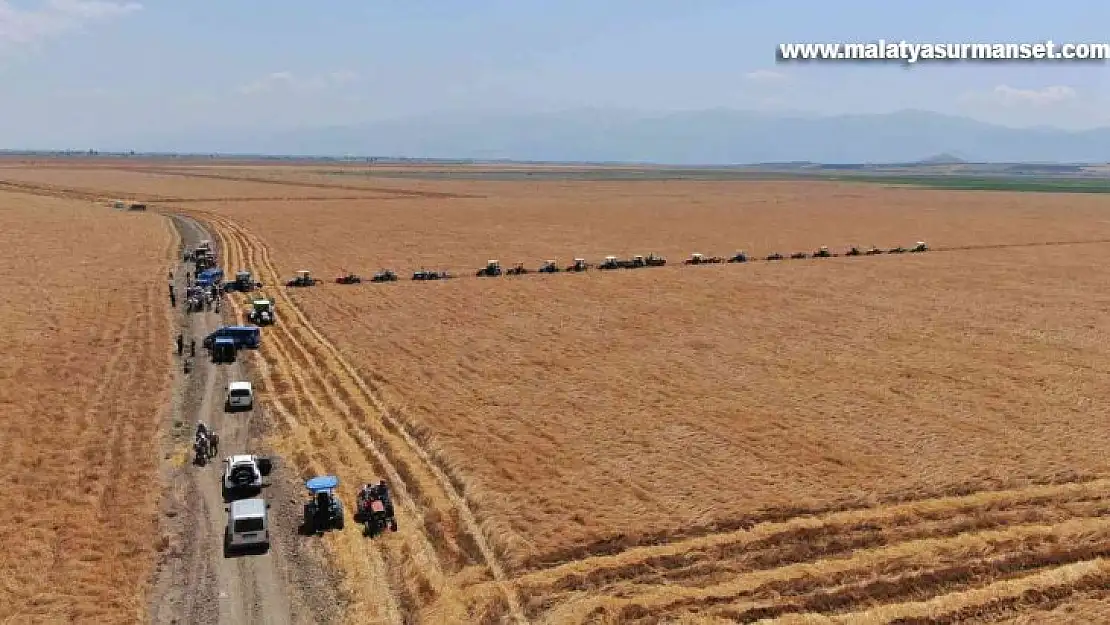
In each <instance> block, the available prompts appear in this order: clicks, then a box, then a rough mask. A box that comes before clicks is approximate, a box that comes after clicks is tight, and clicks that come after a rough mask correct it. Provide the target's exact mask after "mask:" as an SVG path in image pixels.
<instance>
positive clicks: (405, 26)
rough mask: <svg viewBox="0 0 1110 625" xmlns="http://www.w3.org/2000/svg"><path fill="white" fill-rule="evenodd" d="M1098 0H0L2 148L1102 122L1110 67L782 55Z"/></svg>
mask: <svg viewBox="0 0 1110 625" xmlns="http://www.w3.org/2000/svg"><path fill="white" fill-rule="evenodd" d="M1108 24H1110V3H1107V2H1105V0H1100V1H1095V0H1090V1H1088V0H1067V1H1066V2H1043V1H1036V2H1034V1H1032V0H1007V1H1006V2H983V1H980V2H974V3H968V2H966V1H957V0H939V1H933V2H914V3H910V2H891V1H890V0H884V1H879V0H857V1H852V0H844V1H841V2H829V1H828V0H820V1H818V0H814V1H806V0H795V1H794V2H782V1H781V0H779V1H771V0H673V1H663V0H588V1H587V0H546V1H539V0H511V1H510V0H504V1H502V0H471V1H468V2H463V1H456V0H443V1H438V2H434V1H431V0H424V1H420V0H406V1H396V0H390V1H384V0H324V1H320V2H306V1H304V0H266V1H263V0H222V1H216V0H148V1H145V2H141V3H140V2H107V1H80V0H50V1H41V0H39V1H33V0H11V1H4V0H0V81H2V82H0V84H2V90H0V146H7V145H82V144H83V142H84V141H96V140H97V139H98V138H102V137H104V136H106V135H111V134H113V133H124V134H127V135H132V136H133V135H135V134H142V133H144V132H148V131H152V130H153V129H156V128H158V127H167V126H169V127H173V128H176V129H188V128H200V127H211V126H227V127H239V126H246V127H253V128H290V127H298V126H305V125H328V124H342V123H349V122H357V121H366V120H378V119H384V118H390V117H399V116H406V115H410V114H418V113H425V112H429V111H440V110H444V111H449V110H453V109H468V110H473V109H495V110H513V111H533V110H554V109H564V108H576V107H583V106H595V107H620V108H636V109H647V110H675V109H699V108H713V107H730V108H748V109H780V110H801V111H813V112H819V113H844V112H880V111H892V110H897V109H903V108H920V109H927V110H933V111H939V112H946V113H955V114H964V115H969V116H972V117H975V118H978V119H982V120H987V121H995V122H999V123H1004V124H1009V125H1038V124H1048V125H1057V126H1063V127H1090V126H1096V125H1110V106H1108V104H1110V93H1108V86H1110V85H1108V83H1107V79H1106V77H1107V72H1108V71H1110V65H1106V64H1093V65H1092V64H1082V63H1067V62H1042V63H1039V64H1036V63H1020V64H1013V63H1011V64H1005V63H1004V64H995V65H991V64H983V63H978V64H972V63H963V64H955V65H953V64H936V65H928V64H923V65H918V66H915V67H913V68H911V69H906V68H903V67H900V66H897V65H883V64H835V63H820V64H809V65H804V66H802V65H776V63H775V52H776V49H777V45H778V44H779V43H784V42H792V41H869V40H874V39H878V38H881V37H882V38H886V39H888V40H899V39H907V40H912V41H938V40H939V41H953V42H957V41H969V42H972V41H1039V40H1043V39H1053V40H1055V41H1056V42H1058V43H1063V42H1092V41H1102V40H1108V41H1110V31H1107V25H1108Z"/></svg>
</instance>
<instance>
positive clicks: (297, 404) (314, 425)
mask: <svg viewBox="0 0 1110 625" xmlns="http://www.w3.org/2000/svg"><path fill="white" fill-rule="evenodd" d="M212 225H215V224H211V225H210V230H212V231H213V232H215V233H216V236H217V237H218V238H219V239H220V241H221V246H222V248H223V249H224V250H226V256H225V261H224V262H225V264H226V266H227V269H228V270H229V271H234V270H235V269H233V268H237V267H247V266H251V262H252V260H253V259H252V258H251V257H250V250H249V249H247V248H246V247H245V246H244V244H243V241H242V239H241V238H239V237H236V236H233V235H232V234H231V233H229V232H228V231H227V230H226V229H224V228H214V227H211V226H212ZM230 301H231V306H232V309H233V311H234V314H235V316H237V317H241V316H242V314H243V312H244V307H243V306H242V305H241V304H240V303H239V302H238V301H237V299H236V298H235V297H232V298H231V299H230ZM275 303H276V302H275ZM277 317H278V320H277V323H276V324H275V325H273V326H268V327H267V328H266V333H265V336H264V339H263V343H262V347H261V348H260V352H261V355H262V358H261V359H260V360H261V361H262V362H261V363H260V365H259V367H258V369H259V374H260V377H261V378H262V384H261V385H260V388H259V391H261V392H260V395H261V397H260V401H261V402H262V403H263V405H265V406H266V407H267V409H268V412H269V413H270V414H275V415H277V416H278V417H279V418H280V419H281V422H282V426H283V427H284V428H285V431H286V433H287V438H289V439H291V440H293V441H295V444H294V445H293V446H292V452H293V453H292V454H283V455H285V456H286V457H289V458H292V459H294V460H295V461H296V462H297V464H299V465H300V466H299V467H298V468H299V469H301V470H302V472H306V473H310V474H341V473H345V474H346V475H349V472H341V471H340V470H339V466H337V464H336V459H335V458H334V457H332V456H333V455H334V454H335V453H336V452H339V453H342V452H343V451H344V450H343V449H342V448H341V447H340V445H341V444H342V442H341V441H338V440H333V441H331V443H330V444H325V443H324V441H323V438H322V436H321V433H320V431H321V429H322V427H323V426H322V425H321V424H320V421H319V419H320V418H321V417H325V416H328V415H332V414H334V412H335V411H336V410H339V409H341V406H338V405H336V404H334V403H333V402H332V401H331V400H332V398H333V397H334V396H333V395H332V394H331V393H328V392H327V389H323V390H322V391H321V389H319V388H317V387H314V386H313V382H316V383H317V384H319V380H317V379H313V380H309V379H306V373H305V368H304V367H303V365H302V363H303V359H301V358H299V357H298V356H299V355H295V354H293V353H292V350H294V349H295V347H293V346H291V345H290V343H289V338H288V331H287V330H285V325H286V321H285V319H284V315H283V311H282V310H281V307H280V304H278V305H277ZM279 380H280V383H282V384H283V385H284V386H288V388H289V390H290V392H289V393H287V394H285V395H284V396H283V397H282V396H275V395H270V396H266V391H267V390H270V389H273V388H275V387H277V386H278V384H279ZM325 436H326V435H325ZM346 447H348V448H349V445H348V446H346ZM344 482H346V480H344ZM344 487H345V488H342V489H341V492H342V493H343V495H345V496H344V501H345V502H346V503H347V504H348V505H347V511H348V513H350V512H351V507H350V502H351V501H352V500H351V498H350V497H349V496H346V495H349V493H348V492H347V491H349V489H350V485H347V484H346V483H344ZM333 536H334V535H333ZM330 538H332V537H330V536H329V539H330ZM359 541H364V542H369V541H365V539H362V538H361V537H360V536H352V535H351V533H350V532H343V533H342V535H341V536H340V539H339V540H330V541H328V542H329V543H330V546H331V547H332V549H333V551H335V552H337V554H339V557H342V558H343V559H344V561H345V563H347V564H348V565H349V569H348V573H349V574H350V576H351V579H350V580H349V582H350V585H351V586H352V588H350V589H349V594H350V595H351V596H352V598H353V600H354V606H353V608H354V609H355V610H357V611H358V612H360V613H362V614H363V615H366V616H367V617H368V618H369V619H371V620H372V621H373V622H380V623H395V622H399V621H400V620H401V607H400V604H399V603H398V602H397V601H394V600H393V599H394V597H393V594H392V593H374V594H373V595H372V596H373V597H374V598H375V599H378V601H379V603H374V604H366V603H365V599H364V598H365V597H366V593H365V592H360V590H361V589H360V588H359V587H360V586H362V587H367V586H368V587H374V588H375V589H379V588H382V587H385V588H392V587H396V582H395V580H392V579H391V578H390V575H389V570H388V568H389V567H388V566H387V563H386V561H385V558H384V555H383V554H382V551H381V549H380V547H379V546H378V545H377V544H370V545H369V548H366V547H365V546H364V545H359V544H358V542H359ZM336 543H341V544H336ZM360 604H361V605H360Z"/></svg>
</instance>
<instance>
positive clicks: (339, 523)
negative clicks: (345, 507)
mask: <svg viewBox="0 0 1110 625" xmlns="http://www.w3.org/2000/svg"><path fill="white" fill-rule="evenodd" d="M335 528H336V529H343V512H342V511H340V512H339V516H338V517H337V518H336V519H335Z"/></svg>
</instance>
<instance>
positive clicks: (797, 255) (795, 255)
mask: <svg viewBox="0 0 1110 625" xmlns="http://www.w3.org/2000/svg"><path fill="white" fill-rule="evenodd" d="M790 258H792V259H802V258H809V254H806V253H805V252H794V253H793V254H791V255H790Z"/></svg>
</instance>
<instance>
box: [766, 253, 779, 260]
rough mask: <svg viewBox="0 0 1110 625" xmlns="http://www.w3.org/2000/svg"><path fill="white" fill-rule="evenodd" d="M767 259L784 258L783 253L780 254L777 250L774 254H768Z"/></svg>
mask: <svg viewBox="0 0 1110 625" xmlns="http://www.w3.org/2000/svg"><path fill="white" fill-rule="evenodd" d="M767 260H782V254H779V253H778V252H775V253H774V254H768V255H767Z"/></svg>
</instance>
